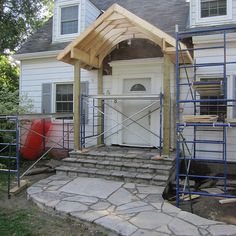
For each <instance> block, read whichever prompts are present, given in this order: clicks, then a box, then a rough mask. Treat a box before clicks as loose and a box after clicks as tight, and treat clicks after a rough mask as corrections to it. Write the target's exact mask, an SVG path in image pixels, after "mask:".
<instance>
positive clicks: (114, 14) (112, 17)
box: [106, 12, 125, 21]
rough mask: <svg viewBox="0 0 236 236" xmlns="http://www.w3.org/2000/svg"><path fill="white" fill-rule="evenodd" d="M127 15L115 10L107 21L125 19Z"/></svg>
mask: <svg viewBox="0 0 236 236" xmlns="http://www.w3.org/2000/svg"><path fill="white" fill-rule="evenodd" d="M124 18H125V17H124V16H122V15H121V14H119V13H117V12H114V13H112V14H111V15H110V16H109V17H107V19H106V21H113V20H121V19H124Z"/></svg>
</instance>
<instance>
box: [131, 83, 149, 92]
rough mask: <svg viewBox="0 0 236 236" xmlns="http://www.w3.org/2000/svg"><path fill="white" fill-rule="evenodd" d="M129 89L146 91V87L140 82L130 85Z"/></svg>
mask: <svg viewBox="0 0 236 236" xmlns="http://www.w3.org/2000/svg"><path fill="white" fill-rule="evenodd" d="M130 91H132V92H136V91H146V88H145V87H144V86H143V85H142V84H135V85H133V86H132V88H131V89H130Z"/></svg>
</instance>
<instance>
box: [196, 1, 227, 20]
mask: <svg viewBox="0 0 236 236" xmlns="http://www.w3.org/2000/svg"><path fill="white" fill-rule="evenodd" d="M225 15H227V0H201V18H204V17H214V16H225Z"/></svg>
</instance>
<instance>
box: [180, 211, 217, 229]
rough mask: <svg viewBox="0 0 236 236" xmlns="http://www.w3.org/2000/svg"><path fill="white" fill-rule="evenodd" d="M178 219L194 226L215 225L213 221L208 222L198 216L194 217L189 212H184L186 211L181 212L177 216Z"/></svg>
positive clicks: (215, 222)
mask: <svg viewBox="0 0 236 236" xmlns="http://www.w3.org/2000/svg"><path fill="white" fill-rule="evenodd" d="M177 217H178V218H181V219H183V220H185V221H188V222H189V223H191V224H193V225H196V226H203V225H215V224H217V223H220V222H217V221H213V220H208V219H205V218H203V217H200V216H198V215H194V214H192V213H190V212H186V211H181V212H180V213H179V214H178V215H177Z"/></svg>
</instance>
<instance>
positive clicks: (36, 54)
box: [12, 50, 62, 61]
mask: <svg viewBox="0 0 236 236" xmlns="http://www.w3.org/2000/svg"><path fill="white" fill-rule="evenodd" d="M61 51H62V50H55V51H44V52H34V53H23V54H14V55H12V57H13V58H14V59H15V60H18V61H22V60H31V59H41V58H49V57H56V56H57V55H58V54H59V53H60V52H61Z"/></svg>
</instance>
